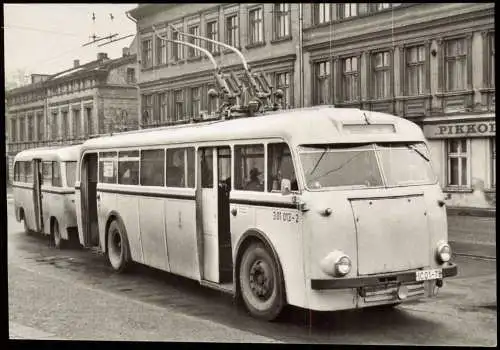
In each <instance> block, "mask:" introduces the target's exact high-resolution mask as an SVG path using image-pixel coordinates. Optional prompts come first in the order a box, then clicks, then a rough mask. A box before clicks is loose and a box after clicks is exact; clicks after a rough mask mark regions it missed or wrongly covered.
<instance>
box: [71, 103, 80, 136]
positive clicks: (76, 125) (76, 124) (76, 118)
mask: <svg viewBox="0 0 500 350" xmlns="http://www.w3.org/2000/svg"><path fill="white" fill-rule="evenodd" d="M81 124H82V117H81V115H80V110H79V109H73V137H74V138H79V137H80V136H81V133H82V125H81Z"/></svg>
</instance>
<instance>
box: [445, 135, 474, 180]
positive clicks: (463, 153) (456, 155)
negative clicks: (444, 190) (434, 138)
mask: <svg viewBox="0 0 500 350" xmlns="http://www.w3.org/2000/svg"><path fill="white" fill-rule="evenodd" d="M446 143H447V151H448V180H447V184H448V185H449V186H462V187H465V186H468V184H469V181H468V174H469V152H468V149H467V139H448V140H447V141H446Z"/></svg>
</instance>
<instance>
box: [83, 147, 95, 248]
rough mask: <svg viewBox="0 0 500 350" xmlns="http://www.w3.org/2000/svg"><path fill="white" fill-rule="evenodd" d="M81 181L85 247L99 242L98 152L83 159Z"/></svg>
mask: <svg viewBox="0 0 500 350" xmlns="http://www.w3.org/2000/svg"><path fill="white" fill-rule="evenodd" d="M82 162H83V163H82V173H81V176H80V178H81V183H80V197H81V198H80V203H81V204H80V205H81V209H80V210H81V220H82V222H81V228H82V229H81V230H79V236H80V242H81V243H82V244H83V246H84V247H89V246H97V245H98V244H99V229H98V225H97V224H98V220H97V169H98V168H97V153H91V154H86V155H85V156H84V158H83V161H82ZM80 231H81V232H80Z"/></svg>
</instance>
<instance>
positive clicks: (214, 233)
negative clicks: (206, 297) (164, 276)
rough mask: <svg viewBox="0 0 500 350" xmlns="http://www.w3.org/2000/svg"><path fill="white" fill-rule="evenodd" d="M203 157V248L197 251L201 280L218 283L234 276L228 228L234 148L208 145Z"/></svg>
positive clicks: (200, 247) (201, 196)
mask: <svg viewBox="0 0 500 350" xmlns="http://www.w3.org/2000/svg"><path fill="white" fill-rule="evenodd" d="M198 155H199V158H198V159H199V160H200V163H199V165H200V167H199V169H200V178H201V195H200V196H198V200H199V201H200V203H199V206H201V220H199V221H198V222H201V226H202V228H201V237H199V239H200V240H201V242H200V243H201V244H199V245H198V247H199V249H201V252H199V253H200V254H199V255H198V256H199V258H200V261H201V262H202V264H201V265H202V266H200V273H201V278H202V280H207V281H210V282H215V283H223V282H230V281H231V279H232V257H231V234H230V232H229V189H230V187H228V186H227V183H228V182H229V183H230V170H231V151H230V148H229V147H218V148H217V147H205V148H200V149H199V151H198Z"/></svg>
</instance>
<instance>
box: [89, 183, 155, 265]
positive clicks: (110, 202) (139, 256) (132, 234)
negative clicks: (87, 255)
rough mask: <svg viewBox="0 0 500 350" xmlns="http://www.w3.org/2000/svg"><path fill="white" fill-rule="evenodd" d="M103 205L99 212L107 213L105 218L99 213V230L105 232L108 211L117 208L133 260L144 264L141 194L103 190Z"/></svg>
mask: <svg viewBox="0 0 500 350" xmlns="http://www.w3.org/2000/svg"><path fill="white" fill-rule="evenodd" d="M101 206H102V209H98V210H99V212H104V213H106V215H105V217H104V218H103V217H102V216H101V215H99V231H100V232H103V233H104V234H105V232H104V229H105V225H106V218H107V216H108V213H109V212H111V210H113V209H116V211H117V212H118V213H119V214H120V216H121V219H122V221H123V225H124V226H125V230H126V231H127V238H128V244H129V247H130V255H131V257H132V260H133V261H136V262H139V263H141V264H144V263H145V262H144V256H143V253H142V245H141V237H140V227H139V196H134V195H126V194H118V195H117V194H115V193H103V192H101Z"/></svg>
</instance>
